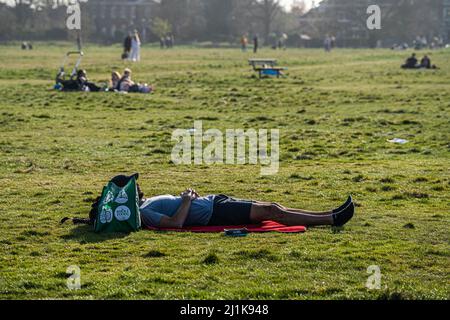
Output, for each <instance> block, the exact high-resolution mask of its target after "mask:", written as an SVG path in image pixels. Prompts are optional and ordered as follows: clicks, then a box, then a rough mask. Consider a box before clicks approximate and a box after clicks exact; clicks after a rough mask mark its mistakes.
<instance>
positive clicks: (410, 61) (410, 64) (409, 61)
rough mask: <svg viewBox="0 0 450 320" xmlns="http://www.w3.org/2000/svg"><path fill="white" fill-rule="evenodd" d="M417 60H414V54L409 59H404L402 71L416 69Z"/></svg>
mask: <svg viewBox="0 0 450 320" xmlns="http://www.w3.org/2000/svg"><path fill="white" fill-rule="evenodd" d="M417 62H418V61H417V58H416V54H415V53H413V54H412V55H411V57H409V58H408V59H406V62H405V64H404V65H402V68H403V69H417V68H418V67H419V66H418V65H417Z"/></svg>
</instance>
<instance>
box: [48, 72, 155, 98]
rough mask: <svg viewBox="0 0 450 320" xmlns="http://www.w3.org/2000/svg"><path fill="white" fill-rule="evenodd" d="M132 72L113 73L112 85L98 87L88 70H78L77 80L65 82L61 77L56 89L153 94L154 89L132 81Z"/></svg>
mask: <svg viewBox="0 0 450 320" xmlns="http://www.w3.org/2000/svg"><path fill="white" fill-rule="evenodd" d="M131 74H132V72H131V70H130V69H128V68H127V69H125V70H124V72H123V75H121V74H120V73H119V72H117V71H113V72H112V74H111V80H110V84H109V86H108V85H104V86H102V87H101V86H98V85H97V84H95V83H94V82H92V81H89V79H88V77H87V73H86V70H78V72H77V74H76V77H75V79H70V80H64V79H61V78H59V77H57V79H56V83H57V84H56V86H55V88H56V89H59V90H62V91H88V92H99V91H111V92H138V93H151V92H153V87H152V86H151V85H148V84H146V83H145V84H140V83H136V82H134V81H133V80H132V79H131Z"/></svg>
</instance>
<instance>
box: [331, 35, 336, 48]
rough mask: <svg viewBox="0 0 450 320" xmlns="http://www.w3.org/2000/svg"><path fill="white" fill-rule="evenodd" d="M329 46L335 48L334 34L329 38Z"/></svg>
mask: <svg viewBox="0 0 450 320" xmlns="http://www.w3.org/2000/svg"><path fill="white" fill-rule="evenodd" d="M330 48H331V49H334V48H336V37H335V36H332V37H331V38H330Z"/></svg>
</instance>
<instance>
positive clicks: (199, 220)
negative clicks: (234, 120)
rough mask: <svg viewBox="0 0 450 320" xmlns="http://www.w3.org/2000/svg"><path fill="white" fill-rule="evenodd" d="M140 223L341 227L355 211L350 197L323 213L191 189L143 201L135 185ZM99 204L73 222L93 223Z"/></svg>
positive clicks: (120, 182) (118, 180)
mask: <svg viewBox="0 0 450 320" xmlns="http://www.w3.org/2000/svg"><path fill="white" fill-rule="evenodd" d="M132 177H135V178H136V179H138V177H139V174H137V173H136V174H134V175H132V176H124V175H119V176H116V177H114V178H113V179H112V180H111V181H112V182H114V183H115V184H116V185H117V186H118V187H124V186H125V185H126V184H127V183H128V182H129V180H130V179H131V178H132ZM137 189H138V195H139V201H140V203H139V206H140V210H139V211H140V214H141V220H142V222H143V225H144V226H148V227H156V228H177V229H179V228H183V227H187V226H240V225H249V224H257V223H260V222H263V221H267V220H271V221H275V222H278V223H281V224H284V225H286V226H321V225H329V226H338V227H340V226H343V225H344V224H346V223H347V222H348V221H349V220H350V219H351V218H352V217H353V214H354V212H355V205H354V203H353V199H352V197H351V196H350V197H349V198H348V199H347V201H346V202H345V203H344V204H343V205H342V206H340V207H339V208H337V209H334V210H328V211H323V212H315V211H307V210H300V209H293V208H288V207H285V206H283V205H281V204H278V203H275V202H263V201H254V200H242V199H237V198H233V197H230V196H227V195H223V194H219V195H207V196H203V197H202V196H200V195H199V194H198V193H197V192H196V191H195V190H194V189H187V190H185V191H184V192H182V193H181V194H180V196H178V197H177V196H173V195H160V196H154V197H151V198H148V199H147V198H144V194H143V192H142V191H141V189H140V187H139V184H137ZM99 202H100V197H98V198H97V199H96V200H95V202H94V203H93V204H92V209H91V211H90V214H89V219H73V222H74V223H76V224H77V223H88V224H93V223H94V220H95V217H96V214H97V211H98V205H99Z"/></svg>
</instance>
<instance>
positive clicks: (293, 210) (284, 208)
mask: <svg viewBox="0 0 450 320" xmlns="http://www.w3.org/2000/svg"><path fill="white" fill-rule="evenodd" d="M255 203H256V204H259V205H267V206H270V205H275V206H278V207H279V208H280V209H282V210H284V211H289V212H295V213H305V214H311V215H329V214H332V213H333V212H332V211H307V210H302V209H294V208H287V207H285V206H283V205H281V204H279V203H276V202H262V201H255Z"/></svg>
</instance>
